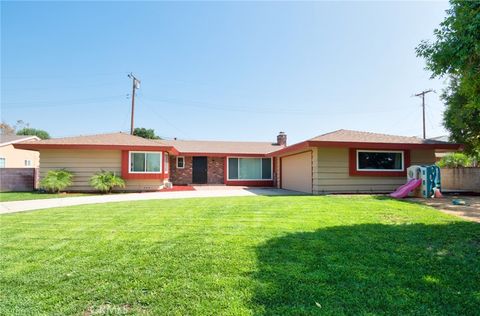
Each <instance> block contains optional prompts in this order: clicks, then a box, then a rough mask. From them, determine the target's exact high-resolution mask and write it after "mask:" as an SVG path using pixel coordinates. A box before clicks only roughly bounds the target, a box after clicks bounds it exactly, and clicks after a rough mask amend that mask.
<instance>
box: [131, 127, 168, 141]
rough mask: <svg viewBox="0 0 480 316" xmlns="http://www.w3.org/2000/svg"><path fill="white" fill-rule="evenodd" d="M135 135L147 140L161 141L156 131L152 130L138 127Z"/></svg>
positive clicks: (134, 131)
mask: <svg viewBox="0 0 480 316" xmlns="http://www.w3.org/2000/svg"><path fill="white" fill-rule="evenodd" d="M133 135H135V136H139V137H143V138H147V139H161V138H160V136H157V135H155V130H154V129H151V128H148V129H147V128H144V127H136V128H135V129H134V130H133Z"/></svg>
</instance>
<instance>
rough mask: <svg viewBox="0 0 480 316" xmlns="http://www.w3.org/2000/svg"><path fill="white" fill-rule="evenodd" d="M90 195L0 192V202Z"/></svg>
mask: <svg viewBox="0 0 480 316" xmlns="http://www.w3.org/2000/svg"><path fill="white" fill-rule="evenodd" d="M83 195H91V194H86V193H45V192H38V191H32V192H0V202H10V201H26V200H40V199H42V200H43V199H55V198H63V197H74V196H83Z"/></svg>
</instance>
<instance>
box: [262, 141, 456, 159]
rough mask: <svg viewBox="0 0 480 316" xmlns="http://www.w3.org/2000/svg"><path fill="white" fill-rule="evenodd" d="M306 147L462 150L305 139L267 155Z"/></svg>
mask: <svg viewBox="0 0 480 316" xmlns="http://www.w3.org/2000/svg"><path fill="white" fill-rule="evenodd" d="M308 147H346V148H362V149H448V150H462V149H463V145H462V144H409V143H372V142H333V141H318V140H317V141H315V140H307V141H304V142H301V143H297V144H294V145H291V146H288V147H285V148H283V149H280V150H277V151H274V152H271V153H269V154H268V155H267V156H268V157H273V156H278V155H283V154H286V153H290V152H293V151H298V150H302V149H305V148H308Z"/></svg>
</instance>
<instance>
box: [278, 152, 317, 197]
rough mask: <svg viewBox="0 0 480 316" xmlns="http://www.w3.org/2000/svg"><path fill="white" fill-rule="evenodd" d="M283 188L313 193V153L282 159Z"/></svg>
mask: <svg viewBox="0 0 480 316" xmlns="http://www.w3.org/2000/svg"><path fill="white" fill-rule="evenodd" d="M281 169H282V170H281V183H282V188H283V189H287V190H293V191H300V192H305V193H312V152H311V151H307V152H303V153H299V154H294V155H290V156H286V157H282V158H281Z"/></svg>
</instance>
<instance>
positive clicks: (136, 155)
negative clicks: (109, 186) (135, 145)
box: [130, 151, 162, 173]
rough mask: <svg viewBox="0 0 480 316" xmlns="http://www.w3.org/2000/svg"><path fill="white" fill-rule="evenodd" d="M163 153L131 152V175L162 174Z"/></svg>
mask: <svg viewBox="0 0 480 316" xmlns="http://www.w3.org/2000/svg"><path fill="white" fill-rule="evenodd" d="M161 170H162V153H161V152H133V151H131V152H130V172H131V173H161Z"/></svg>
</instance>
